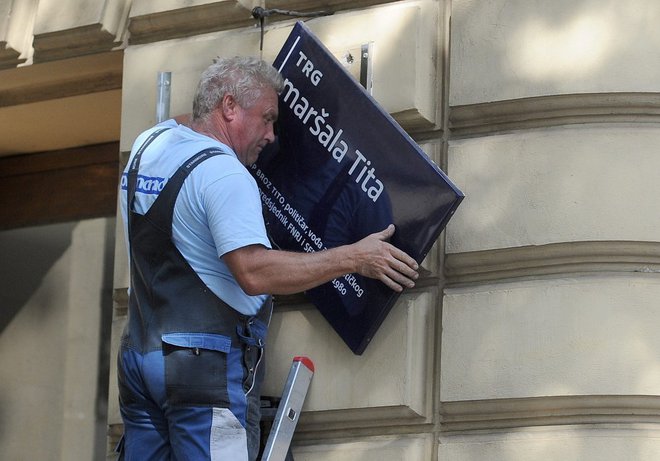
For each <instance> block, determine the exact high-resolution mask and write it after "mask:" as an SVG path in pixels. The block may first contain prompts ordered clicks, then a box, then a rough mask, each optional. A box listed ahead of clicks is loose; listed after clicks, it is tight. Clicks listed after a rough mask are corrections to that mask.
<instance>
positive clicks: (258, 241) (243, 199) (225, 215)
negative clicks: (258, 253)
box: [202, 170, 270, 257]
mask: <svg viewBox="0 0 660 461" xmlns="http://www.w3.org/2000/svg"><path fill="white" fill-rule="evenodd" d="M202 204H203V206H204V209H205V211H206V217H207V220H208V225H209V230H210V232H211V236H212V238H213V240H214V242H215V246H216V248H217V250H218V257H222V255H224V254H225V253H228V252H230V251H233V250H236V249H238V248H242V247H245V246H248V245H263V246H265V247H267V248H270V242H269V240H268V236H267V234H266V227H265V225H264V219H263V213H262V208H261V198H260V195H259V189H258V187H257V184H256V183H255V181H254V179H253V178H252V177H251V176H250V174H249V173H248V172H247V170H246V171H245V172H244V173H243V172H238V173H232V174H228V175H226V176H223V177H222V178H220V179H218V180H216V181H213V182H212V183H211V184H209V185H208V186H207V187H206V188H205V189H204V191H203V198H202Z"/></svg>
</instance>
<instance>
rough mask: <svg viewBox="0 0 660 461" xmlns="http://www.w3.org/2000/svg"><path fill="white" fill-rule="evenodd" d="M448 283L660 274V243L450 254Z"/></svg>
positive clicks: (586, 244)
mask: <svg viewBox="0 0 660 461" xmlns="http://www.w3.org/2000/svg"><path fill="white" fill-rule="evenodd" d="M444 270H445V276H446V278H447V283H448V284H451V285H454V284H460V283H472V282H484V281H492V280H498V279H509V278H517V277H538V276H544V275H551V274H564V273H575V272H647V273H648V272H651V273H655V272H657V273H660V242H634V241H590V242H568V243H552V244H547V245H534V246H526V247H519V248H504V249H496V250H483V251H473V252H466V253H450V254H447V255H446V256H445V267H444Z"/></svg>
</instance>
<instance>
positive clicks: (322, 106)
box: [252, 22, 463, 354]
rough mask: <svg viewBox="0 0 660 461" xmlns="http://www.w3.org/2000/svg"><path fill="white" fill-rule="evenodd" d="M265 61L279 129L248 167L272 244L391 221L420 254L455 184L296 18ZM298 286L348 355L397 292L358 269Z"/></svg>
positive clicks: (326, 238)
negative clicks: (277, 75) (276, 94)
mask: <svg viewBox="0 0 660 461" xmlns="http://www.w3.org/2000/svg"><path fill="white" fill-rule="evenodd" d="M273 65H274V66H275V68H277V69H278V70H280V72H281V73H282V76H283V77H284V79H285V87H284V91H283V92H282V94H281V95H280V100H279V112H280V115H279V122H278V126H279V127H278V132H279V135H278V140H277V142H276V143H274V144H272V145H271V146H269V148H267V149H266V150H264V151H263V152H262V153H261V156H260V158H259V161H258V162H257V163H256V164H255V165H254V166H253V168H252V173H253V174H254V176H255V178H256V179H257V182H258V184H259V187H260V189H261V198H262V202H263V204H264V208H265V217H266V222H267V226H268V229H269V232H270V236H271V239H272V241H273V244H274V245H275V247H279V248H281V249H285V250H293V251H304V252H313V251H322V250H324V249H327V248H332V247H336V246H339V245H344V244H348V243H354V242H356V241H358V240H360V239H362V238H363V237H366V236H367V235H369V234H372V233H374V232H378V231H381V230H383V229H385V228H386V227H387V226H388V225H389V224H390V223H394V224H395V225H396V232H395V235H394V237H393V238H392V240H391V243H392V244H394V245H395V246H397V247H399V248H401V249H402V250H404V251H406V252H407V253H408V254H410V255H411V256H412V257H413V258H415V260H416V261H417V262H421V261H422V260H423V259H424V257H425V256H426V254H427V253H428V251H429V250H430V248H431V246H432V245H433V243H434V242H435V241H436V239H437V238H438V236H439V235H440V233H441V232H442V230H443V229H444V228H445V226H446V225H447V222H448V221H449V218H450V217H451V215H452V214H453V213H454V211H455V210H456V208H457V207H458V205H459V203H460V202H461V200H462V199H463V194H462V193H461V191H460V190H458V189H457V188H456V187H455V186H454V185H453V184H452V183H451V181H450V180H449V179H448V178H447V177H446V176H445V174H444V173H443V172H442V171H441V170H440V169H439V168H438V167H437V166H436V165H434V164H433V163H432V162H431V161H430V160H429V159H428V158H427V156H426V154H425V153H424V152H423V151H422V150H421V149H420V147H419V146H418V145H417V144H416V143H415V142H414V141H413V140H412V139H411V138H410V137H409V136H408V135H407V134H406V133H405V131H403V129H402V128H401V127H400V126H399V125H398V124H397V123H396V122H395V121H394V119H392V117H391V116H390V115H389V114H388V113H387V112H385V111H384V110H383V109H382V108H381V107H380V106H379V105H378V104H377V103H376V102H375V100H374V99H373V98H372V97H371V96H370V95H369V94H368V93H367V92H366V91H365V90H364V89H363V88H362V87H361V86H360V85H359V84H358V83H357V82H356V81H355V80H354V79H353V77H351V76H350V74H348V72H347V71H346V70H345V69H344V68H343V67H342V66H341V64H339V62H337V60H336V59H335V58H334V57H333V56H332V55H331V54H330V53H329V52H328V50H327V49H326V48H325V47H324V46H323V44H322V43H321V42H320V41H319V40H318V39H317V38H316V37H315V36H314V35H313V34H312V33H311V32H310V31H309V29H308V28H307V27H306V26H305V25H304V24H303V23H302V22H299V23H297V24H296V26H295V27H294V29H293V31H292V32H291V35H290V36H289V37H288V39H287V41H286V42H285V44H284V46H283V48H282V50H281V51H280V53H279V55H278V56H277V58H276V59H275V62H274V64H273ZM306 295H307V297H308V299H309V300H310V301H311V302H312V303H313V304H314V305H315V306H316V307H317V308H318V309H319V311H320V312H321V313H322V314H323V316H324V317H325V318H326V319H327V320H328V322H329V323H330V324H331V325H332V326H333V328H334V329H335V330H336V331H337V333H338V334H339V335H340V336H341V338H342V339H343V340H344V341H345V342H346V344H347V345H348V347H349V348H350V349H351V350H352V351H353V352H354V353H355V354H362V352H364V350H365V348H366V347H367V345H368V344H369V341H370V340H371V339H372V337H373V336H374V334H375V333H376V330H377V329H378V327H379V326H380V325H381V323H382V322H383V320H384V319H385V316H386V315H387V313H388V312H389V310H390V309H391V307H392V306H393V304H394V303H395V301H396V299H397V297H398V293H396V292H394V291H392V290H391V289H389V288H388V287H387V286H385V285H384V284H383V283H382V282H380V281H377V280H373V279H369V278H366V277H362V276H360V275H359V274H347V275H345V276H342V277H338V278H337V279H335V280H332V281H331V282H329V283H326V284H325V285H322V286H320V287H318V288H315V289H312V290H309V291H308V292H306Z"/></svg>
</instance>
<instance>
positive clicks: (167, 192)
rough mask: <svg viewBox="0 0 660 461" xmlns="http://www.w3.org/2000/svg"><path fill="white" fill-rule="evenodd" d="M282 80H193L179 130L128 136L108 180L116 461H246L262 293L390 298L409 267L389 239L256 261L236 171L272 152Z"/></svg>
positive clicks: (261, 335)
mask: <svg viewBox="0 0 660 461" xmlns="http://www.w3.org/2000/svg"><path fill="white" fill-rule="evenodd" d="M281 88H282V78H281V76H280V75H279V74H278V73H277V71H275V69H273V68H272V67H271V66H270V65H268V64H267V63H265V62H264V61H260V60H257V59H254V58H245V57H235V58H231V59H220V60H217V61H216V62H215V63H214V64H212V65H211V66H210V67H209V68H208V69H207V70H206V71H205V72H204V73H203V74H202V76H201V78H200V82H199V85H198V88H197V92H196V95H195V98H194V102H193V113H192V118H191V120H190V122H189V125H190V126H186V125H179V124H177V123H176V122H175V121H173V120H170V121H167V122H164V123H162V124H160V125H157V126H156V127H154V128H152V129H150V130H147V131H146V132H145V133H143V134H141V135H140V136H139V137H138V138H137V140H136V142H135V145H134V147H133V150H132V152H131V157H130V160H129V163H128V166H127V167H126V170H125V173H124V175H123V177H122V191H121V206H122V215H123V217H124V225H125V230H126V235H127V244H128V247H129V252H130V264H131V287H130V299H129V322H128V325H127V327H126V331H125V333H124V336H123V338H122V344H121V350H120V353H119V357H118V370H119V371H118V376H119V394H120V409H121V413H122V417H123V419H124V428H125V434H124V440H123V447H122V452H123V454H122V456H123V459H126V460H140V461H147V460H170V459H178V460H204V459H207V460H231V461H242V460H253V459H255V458H256V456H257V453H258V450H259V419H260V413H259V403H260V402H259V397H260V395H259V394H260V384H261V378H262V376H261V371H262V369H263V367H260V364H261V362H262V356H263V347H264V344H265V340H266V332H267V328H268V322H269V319H270V313H271V298H270V295H271V294H290V293H297V292H302V291H305V290H307V289H310V288H313V287H315V286H318V285H319V284H322V283H325V282H327V281H330V280H332V279H334V278H336V277H339V276H341V275H343V274H346V273H353V272H356V273H360V274H362V275H365V276H368V277H372V278H376V279H379V280H381V281H382V282H383V283H385V284H386V285H388V286H389V287H391V288H392V289H394V290H397V291H400V290H402V289H403V288H404V287H412V286H413V285H414V281H413V280H414V279H416V278H417V272H416V270H417V264H416V263H415V261H414V260H413V259H412V258H410V257H409V256H408V255H407V254H405V253H404V252H402V251H400V250H398V249H397V248H395V247H393V246H392V245H390V244H389V243H387V239H388V238H389V237H390V236H391V235H392V234H393V232H394V227H393V226H391V225H390V226H389V227H388V228H387V229H385V230H383V231H382V232H378V233H376V234H372V235H369V236H368V237H366V238H364V239H363V240H361V241H359V242H357V243H354V244H351V245H347V246H342V247H338V248H334V249H330V250H327V251H322V252H317V253H310V254H306V253H290V252H284V251H277V250H272V249H270V243H269V240H268V238H267V235H266V230H265V225H264V222H263V217H262V209H261V201H260V195H259V191H258V188H257V185H256V182H255V181H254V179H253V178H252V176H251V175H250V173H249V172H248V169H247V168H246V167H248V166H249V165H251V164H252V163H254V162H255V161H256V160H257V158H258V156H259V153H260V152H261V150H262V149H263V148H264V146H266V145H267V144H268V143H270V142H273V141H274V133H273V123H274V122H275V121H276V119H277V115H278V99H277V94H278V92H279V91H280V90H281Z"/></svg>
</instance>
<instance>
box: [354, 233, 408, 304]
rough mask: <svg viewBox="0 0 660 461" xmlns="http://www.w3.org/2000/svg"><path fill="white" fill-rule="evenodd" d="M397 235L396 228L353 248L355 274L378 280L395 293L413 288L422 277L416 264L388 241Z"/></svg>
mask: <svg viewBox="0 0 660 461" xmlns="http://www.w3.org/2000/svg"><path fill="white" fill-rule="evenodd" d="M393 234H394V225H393V224H390V225H389V226H388V227H387V228H386V229H384V230H382V231H380V232H376V233H374V234H371V235H368V236H367V237H365V238H363V239H362V240H360V241H359V242H356V243H354V244H352V245H349V246H350V247H351V253H352V257H353V259H354V261H355V267H356V272H358V273H359V274H361V275H364V276H365V277H370V278H373V279H378V280H380V281H381V282H383V283H384V284H385V285H387V286H388V287H389V288H391V289H392V290H394V291H397V292H400V291H402V290H403V288H404V287H408V288H412V287H414V286H415V282H414V281H415V280H416V279H417V277H419V274H418V273H417V269H418V268H419V266H418V264H417V262H416V261H415V260H414V259H413V258H411V257H410V256H409V255H408V254H407V253H405V252H404V251H402V250H399V249H398V248H397V247H395V246H394V245H392V244H390V243H388V240H389V239H390V237H392V235H393Z"/></svg>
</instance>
